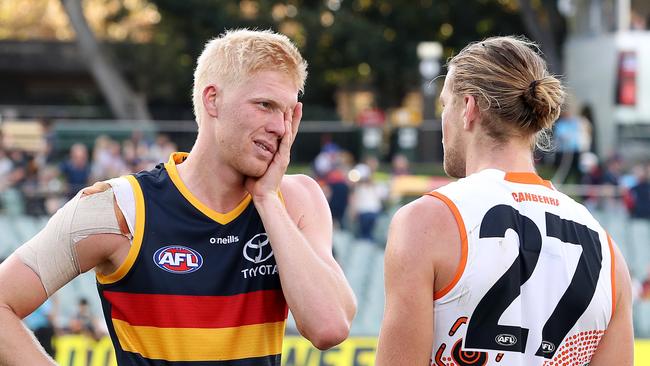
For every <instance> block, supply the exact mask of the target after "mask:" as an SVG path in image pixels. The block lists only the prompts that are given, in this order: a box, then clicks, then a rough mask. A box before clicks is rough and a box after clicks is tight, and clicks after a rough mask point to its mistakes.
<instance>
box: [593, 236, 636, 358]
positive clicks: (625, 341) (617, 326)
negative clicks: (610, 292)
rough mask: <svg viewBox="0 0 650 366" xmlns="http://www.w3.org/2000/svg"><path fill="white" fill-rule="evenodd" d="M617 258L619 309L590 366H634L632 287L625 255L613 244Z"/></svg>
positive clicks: (616, 310)
mask: <svg viewBox="0 0 650 366" xmlns="http://www.w3.org/2000/svg"><path fill="white" fill-rule="evenodd" d="M614 252H615V258H616V292H617V294H616V309H615V311H614V315H613V316H612V319H611V320H610V322H609V325H608V326H607V330H606V331H605V335H604V336H603V338H602V339H601V340H600V343H599V344H598V349H596V353H595V354H594V357H593V358H592V359H591V363H590V365H591V366H601V365H621V366H631V365H633V364H634V331H633V328H632V286H631V283H630V282H631V281H630V273H629V271H628V269H627V265H626V264H625V259H623V255H621V252H620V251H619V250H618V247H617V246H616V245H614Z"/></svg>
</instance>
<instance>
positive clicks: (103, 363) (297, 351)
mask: <svg viewBox="0 0 650 366" xmlns="http://www.w3.org/2000/svg"><path fill="white" fill-rule="evenodd" d="M53 342H54V346H55V347H56V357H55V359H56V362H57V363H58V364H59V365H61V366H117V363H116V362H115V354H114V352H113V346H112V344H111V340H110V338H108V337H104V338H102V339H100V340H99V341H94V340H92V339H91V338H88V337H86V336H81V335H65V336H60V337H56V338H55V339H54V341H53ZM376 348H377V337H352V338H349V339H348V340H347V341H345V342H343V343H341V344H340V345H338V346H336V347H334V348H332V349H330V350H328V351H324V352H323V351H319V350H317V349H316V348H314V347H312V345H311V343H309V341H308V340H306V339H304V338H301V337H295V336H288V337H285V338H284V344H283V347H282V366H373V365H374V364H375V350H376ZM634 361H635V362H634V364H635V365H639V366H640V365H650V339H637V340H636V341H635V345H634Z"/></svg>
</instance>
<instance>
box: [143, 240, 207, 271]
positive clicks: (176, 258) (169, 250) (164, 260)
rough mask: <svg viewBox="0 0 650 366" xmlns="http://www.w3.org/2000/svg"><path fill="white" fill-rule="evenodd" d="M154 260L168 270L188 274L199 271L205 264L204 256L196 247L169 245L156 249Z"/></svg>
mask: <svg viewBox="0 0 650 366" xmlns="http://www.w3.org/2000/svg"><path fill="white" fill-rule="evenodd" d="M153 262H154V263H155V264H156V265H157V266H158V267H159V268H160V269H162V270H165V271H167V272H170V273H177V274H186V273H192V272H196V271H198V270H199V268H201V266H202V265H203V258H202V257H201V254H199V252H197V251H196V250H194V249H190V248H187V247H184V246H180V245H169V246H166V247H164V248H160V249H158V250H156V252H155V253H154V254H153Z"/></svg>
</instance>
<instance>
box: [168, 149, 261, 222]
mask: <svg viewBox="0 0 650 366" xmlns="http://www.w3.org/2000/svg"><path fill="white" fill-rule="evenodd" d="M187 156H188V153H173V154H172V155H171V156H170V157H169V161H168V162H167V163H165V169H167V173H168V174H169V177H170V178H171V180H172V182H174V185H175V186H176V188H177V189H178V190H179V191H180V192H181V194H182V195H183V197H185V199H186V200H188V201H189V202H190V203H191V204H192V206H194V207H196V208H197V209H198V210H199V211H201V212H202V213H203V214H204V215H206V216H207V217H209V218H211V219H212V220H214V221H216V222H218V223H220V224H221V225H226V224H227V223H229V222H231V221H232V220H234V219H236V218H237V216H239V214H241V213H242V212H244V210H245V209H246V207H247V206H248V204H249V203H250V201H251V195H250V194H246V196H245V197H244V199H243V200H241V202H239V204H238V205H237V207H235V208H234V209H232V210H231V211H230V212H227V213H220V212H217V211H215V210H213V209H211V208H210V207H208V206H206V205H204V204H203V203H202V202H201V201H199V200H198V199H197V198H196V197H194V195H193V194H192V192H190V190H189V189H187V187H186V186H185V183H183V181H182V180H181V177H180V176H179V175H178V170H177V169H176V164H180V163H182V162H183V161H184V160H185V159H186V158H187Z"/></svg>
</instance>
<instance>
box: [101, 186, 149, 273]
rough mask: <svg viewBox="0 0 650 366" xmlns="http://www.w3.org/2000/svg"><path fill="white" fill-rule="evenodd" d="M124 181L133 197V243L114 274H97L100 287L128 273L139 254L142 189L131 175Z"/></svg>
mask: <svg viewBox="0 0 650 366" xmlns="http://www.w3.org/2000/svg"><path fill="white" fill-rule="evenodd" d="M125 178H126V180H128V181H129V183H130V184H131V188H132V189H133V196H134V199H135V228H134V231H135V233H133V242H132V243H131V248H129V253H128V254H127V256H126V259H125V260H124V262H122V264H121V265H120V266H119V267H118V268H117V270H115V272H113V273H111V274H109V275H102V274H99V273H98V274H97V282H99V283H101V284H102V285H106V284H110V283H115V282H117V281H119V280H121V279H122V278H124V276H126V274H127V273H128V272H129V270H130V269H131V267H133V263H135V260H136V258H137V257H138V254H139V253H140V247H141V246H142V239H143V237H144V220H145V217H144V213H145V212H144V196H143V195H142V189H141V188H140V183H138V180H137V179H135V177H134V176H132V175H127V176H125Z"/></svg>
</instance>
